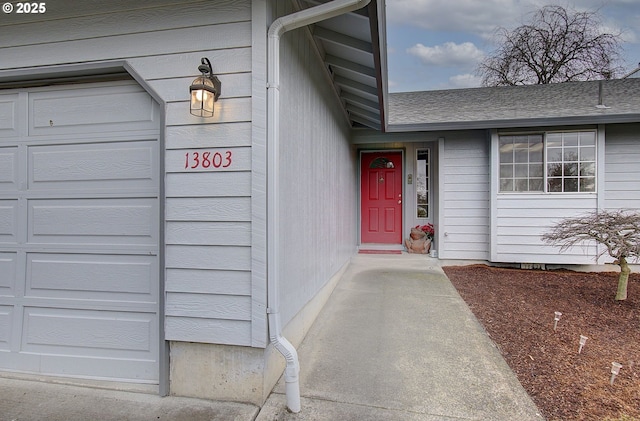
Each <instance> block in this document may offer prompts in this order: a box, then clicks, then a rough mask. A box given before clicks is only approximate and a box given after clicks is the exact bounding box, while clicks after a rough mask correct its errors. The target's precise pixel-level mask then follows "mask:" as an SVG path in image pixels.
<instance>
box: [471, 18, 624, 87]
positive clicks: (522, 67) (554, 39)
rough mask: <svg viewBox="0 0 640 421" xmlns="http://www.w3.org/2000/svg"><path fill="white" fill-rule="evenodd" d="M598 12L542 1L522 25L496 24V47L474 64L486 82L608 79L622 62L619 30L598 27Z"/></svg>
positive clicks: (545, 82)
mask: <svg viewBox="0 0 640 421" xmlns="http://www.w3.org/2000/svg"><path fill="white" fill-rule="evenodd" d="M600 28H601V22H600V18H599V16H598V15H597V13H596V12H574V11H572V12H569V11H567V9H565V8H563V7H561V6H544V7H543V8H542V9H540V10H538V11H537V12H536V13H535V14H534V15H533V16H532V19H531V22H530V23H529V24H526V25H522V26H519V27H517V28H516V29H514V30H512V31H509V30H507V29H505V28H499V29H498V30H497V31H496V38H497V39H498V44H499V45H500V47H498V49H497V50H496V51H494V52H493V53H492V54H490V55H488V56H487V57H486V58H485V59H484V61H482V63H480V65H479V66H478V69H477V72H478V74H480V75H481V76H482V84H483V85H485V86H500V85H530V84H547V83H556V82H569V81H580V80H595V79H602V78H604V79H610V78H612V77H614V75H615V74H616V73H618V72H621V71H622V67H621V66H619V65H618V63H619V62H620V57H621V54H620V53H621V46H620V43H621V37H620V34H610V33H603V32H600Z"/></svg>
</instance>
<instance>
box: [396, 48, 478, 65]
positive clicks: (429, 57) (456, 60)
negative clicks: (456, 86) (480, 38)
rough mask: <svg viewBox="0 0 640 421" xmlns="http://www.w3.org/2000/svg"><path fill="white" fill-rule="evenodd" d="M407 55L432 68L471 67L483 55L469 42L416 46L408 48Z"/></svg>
mask: <svg viewBox="0 0 640 421" xmlns="http://www.w3.org/2000/svg"><path fill="white" fill-rule="evenodd" d="M407 53H409V54H411V55H414V56H416V57H418V58H419V59H420V60H422V62H423V63H424V64H427V65H434V66H463V67H473V66H475V65H476V63H478V62H479V61H480V60H482V58H483V57H484V53H483V52H482V51H481V50H480V49H478V47H476V46H475V45H474V44H473V43H471V42H463V43H462V44H456V43H455V42H445V43H444V44H442V45H436V46H435V47H427V46H425V45H422V44H416V45H414V46H413V47H411V48H408V49H407Z"/></svg>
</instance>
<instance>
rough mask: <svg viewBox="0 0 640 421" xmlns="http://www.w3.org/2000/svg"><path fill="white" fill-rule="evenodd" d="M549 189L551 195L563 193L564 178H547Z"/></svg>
mask: <svg viewBox="0 0 640 421" xmlns="http://www.w3.org/2000/svg"><path fill="white" fill-rule="evenodd" d="M547 189H548V191H549V192H551V193H557V192H561V191H562V178H547Z"/></svg>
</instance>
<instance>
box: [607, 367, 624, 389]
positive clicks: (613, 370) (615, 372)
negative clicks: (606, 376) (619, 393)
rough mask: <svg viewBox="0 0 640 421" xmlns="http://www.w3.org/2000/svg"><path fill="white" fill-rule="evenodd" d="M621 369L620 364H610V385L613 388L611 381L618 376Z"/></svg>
mask: <svg viewBox="0 0 640 421" xmlns="http://www.w3.org/2000/svg"><path fill="white" fill-rule="evenodd" d="M621 368H622V364H620V363H616V362H612V363H611V381H610V382H609V383H611V385H612V386H613V381H614V380H615V379H616V376H617V375H618V374H620V369H621Z"/></svg>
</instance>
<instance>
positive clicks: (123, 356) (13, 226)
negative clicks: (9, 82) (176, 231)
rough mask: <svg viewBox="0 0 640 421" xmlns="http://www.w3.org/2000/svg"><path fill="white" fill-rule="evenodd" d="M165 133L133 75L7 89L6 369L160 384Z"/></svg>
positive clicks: (0, 313) (0, 271) (2, 220)
mask: <svg viewBox="0 0 640 421" xmlns="http://www.w3.org/2000/svg"><path fill="white" fill-rule="evenodd" d="M158 136H159V112H158V106H157V104H156V103H155V102H154V101H153V100H152V98H151V97H150V96H149V95H148V94H147V93H146V92H144V91H143V90H142V89H141V88H140V87H139V86H137V85H135V84H133V83H130V82H124V81H123V82H117V83H108V84H106V83H103V84H91V85H77V86H66V87H55V88H51V87H49V88H33V89H25V90H11V91H0V370H5V371H21V372H31V373H40V374H47V375H56V376H70V377H83V378H94V379H111V380H119V381H135V382H140V383H157V382H158V352H159V322H158V290H159V284H158V279H159V272H158V271H159V269H158V250H159V227H160V221H159V165H158V163H159V147H158V143H159V142H158Z"/></svg>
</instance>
